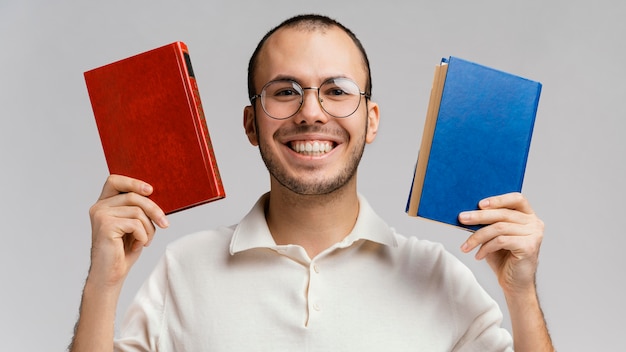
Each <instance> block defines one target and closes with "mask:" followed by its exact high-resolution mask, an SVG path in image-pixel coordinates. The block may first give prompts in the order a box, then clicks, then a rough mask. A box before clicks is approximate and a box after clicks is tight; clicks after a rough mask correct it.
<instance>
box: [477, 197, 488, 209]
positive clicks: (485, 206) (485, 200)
mask: <svg viewBox="0 0 626 352" xmlns="http://www.w3.org/2000/svg"><path fill="white" fill-rule="evenodd" d="M478 206H479V207H481V208H488V207H489V199H483V200H481V201H480V203H478Z"/></svg>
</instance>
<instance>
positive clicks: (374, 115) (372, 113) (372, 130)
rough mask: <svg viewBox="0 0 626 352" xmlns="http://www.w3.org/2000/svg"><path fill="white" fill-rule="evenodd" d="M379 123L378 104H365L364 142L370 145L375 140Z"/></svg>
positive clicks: (371, 102)
mask: <svg viewBox="0 0 626 352" xmlns="http://www.w3.org/2000/svg"><path fill="white" fill-rule="evenodd" d="M379 121H380V110H379V108H378V104H376V103H374V102H373V101H370V102H369V103H368V104H367V135H366V136H365V142H367V143H368V144H369V143H372V142H373V141H374V139H376V133H378V123H379Z"/></svg>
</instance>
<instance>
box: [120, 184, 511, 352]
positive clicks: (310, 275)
mask: <svg viewBox="0 0 626 352" xmlns="http://www.w3.org/2000/svg"><path fill="white" fill-rule="evenodd" d="M266 199H267V195H265V196H263V197H261V198H260V199H259V201H258V202H257V203H256V205H255V206H254V207H253V208H252V210H251V211H250V212H249V213H248V214H247V215H246V216H245V217H244V218H243V219H242V221H241V222H240V223H239V224H238V225H236V226H232V227H228V228H221V229H218V230H215V231H203V232H199V233H196V234H192V235H189V236H186V237H183V238H181V239H180V240H177V241H176V242H174V243H172V244H171V245H170V246H168V248H167V250H166V252H165V254H164V256H163V258H162V260H161V261H160V262H159V264H158V265H157V267H156V268H155V270H154V272H153V273H152V274H151V276H150V277H149V278H148V280H147V281H146V282H145V283H144V285H143V286H142V288H141V289H140V291H139V292H138V294H137V297H136V298H135V300H134V303H133V304H132V305H131V307H130V308H129V310H128V312H127V314H126V317H125V319H124V323H123V324H122V327H121V334H120V337H119V339H118V340H117V341H116V350H122V351H145V350H147V351H228V352H234V351H245V352H251V351H272V352H277V351H289V352H293V351H311V352H313V351H320V352H322V351H323V352H329V351H332V352H336V351H359V352H363V351H385V352H392V351H481V352H484V351H511V350H512V347H511V346H512V341H511V336H510V334H509V333H508V332H507V331H506V330H505V329H502V328H501V327H500V322H501V319H502V314H501V312H500V310H499V308H498V306H497V304H496V303H495V301H493V299H491V298H490V297H489V296H488V295H487V294H486V292H485V291H484V290H483V289H482V288H481V287H480V286H479V284H478V283H477V282H476V280H475V278H474V276H473V274H472V273H471V272H470V271H469V269H468V268H467V267H466V266H464V265H463V264H462V263H460V262H459V261H458V260H457V259H456V258H455V257H453V256H452V255H451V254H449V253H448V252H446V251H445V250H444V249H443V247H442V246H441V245H439V244H435V243H432V242H429V241H423V240H418V239H416V238H415V237H408V238H407V237H404V236H401V235H398V234H396V233H395V232H394V230H393V229H391V228H390V227H389V226H388V225H387V224H386V223H385V222H384V221H383V220H382V219H380V218H379V217H378V216H377V215H376V214H375V213H374V211H373V210H372V208H371V207H370V206H369V204H368V203H367V201H366V200H365V199H364V198H363V197H361V196H359V201H360V211H359V216H358V219H357V222H356V225H355V226H354V229H353V230H352V232H351V233H350V234H349V235H348V236H347V237H346V238H345V239H344V240H343V241H341V242H339V243H337V244H335V245H334V246H332V247H331V248H328V249H327V250H326V251H324V252H322V253H320V254H319V255H318V256H317V257H315V258H313V259H310V258H309V257H308V255H307V254H306V252H305V251H304V249H303V248H302V247H300V246H297V245H281V246H279V245H276V243H275V242H274V240H273V238H272V236H271V234H270V232H269V230H268V227H267V223H266V221H265V216H264V211H263V209H264V204H265V201H266Z"/></svg>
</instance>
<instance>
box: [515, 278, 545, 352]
mask: <svg viewBox="0 0 626 352" xmlns="http://www.w3.org/2000/svg"><path fill="white" fill-rule="evenodd" d="M505 295H506V294H505ZM506 300H507V305H508V308H509V313H510V315H511V324H512V327H513V343H514V345H515V351H516V352H526V351H532V352H542V351H550V352H552V351H554V347H553V345H552V339H551V338H550V334H549V333H548V328H547V325H546V321H545V319H544V316H543V312H542V310H541V306H540V304H539V299H538V298H537V292H536V290H535V289H534V288H533V289H530V290H528V291H527V292H525V293H515V294H508V295H506Z"/></svg>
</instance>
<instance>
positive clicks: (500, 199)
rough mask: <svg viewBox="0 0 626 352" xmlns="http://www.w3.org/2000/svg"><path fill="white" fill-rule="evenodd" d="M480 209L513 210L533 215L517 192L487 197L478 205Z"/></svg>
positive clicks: (530, 208)
mask: <svg viewBox="0 0 626 352" xmlns="http://www.w3.org/2000/svg"><path fill="white" fill-rule="evenodd" d="M478 207H479V208H480V209H500V208H506V209H513V210H518V211H521V212H522V213H525V214H534V211H533V209H532V207H531V206H530V202H528V200H527V199H526V197H524V195H523V194H521V193H518V192H513V193H507V194H502V195H499V196H495V197H489V198H485V199H483V200H481V201H480V202H479V203H478Z"/></svg>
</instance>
